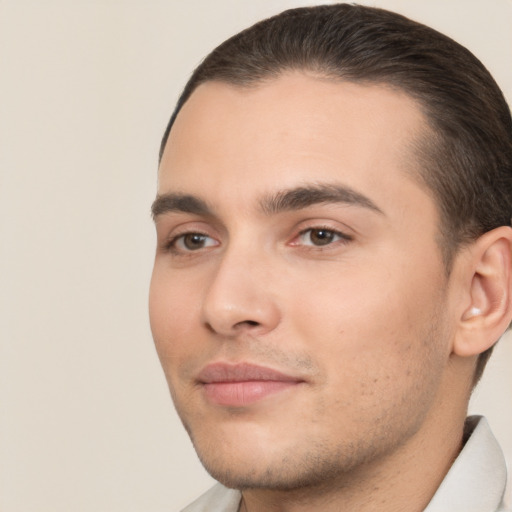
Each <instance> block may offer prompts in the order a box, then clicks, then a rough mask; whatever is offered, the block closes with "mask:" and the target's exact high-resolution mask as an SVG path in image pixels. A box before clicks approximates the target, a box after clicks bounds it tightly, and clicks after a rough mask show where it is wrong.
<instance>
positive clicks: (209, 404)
mask: <svg viewBox="0 0 512 512" xmlns="http://www.w3.org/2000/svg"><path fill="white" fill-rule="evenodd" d="M424 126H425V121H424V119H423V117H422V114H421V113H420V110H419V109H418V107H417V105H416V104H415V103H414V101H413V100H411V99H410V98H408V97H407V96H406V95H404V94H401V93H399V92H397V91H392V90H390V89H387V88H384V87H382V86H363V85H356V84H350V83H343V82H334V81H329V80H324V79H319V78H313V77H309V76H306V75H305V74H299V73H295V74H288V75H284V76H282V77H280V78H278V79H275V80H273V81H269V82H266V83H264V84H260V85H256V86H254V87H251V88H245V89H243V88H237V87H233V86H229V85H226V84H221V83H213V82H211V83H206V84H203V85H201V86H200V87H199V88H198V89H197V90H196V91H195V92H194V93H193V94H192V96H191V98H190V99H189V101H188V102H187V103H186V104H185V106H184V108H183V110H182V111H181V112H180V114H179V116H178V118H177V121H176V123H175V125H174V127H173V129H172V131H171V135H170V138H169V141H168V143H167V147H166V150H165V153H164V156H163V159H162V163H161V168H160V174H159V187H158V194H159V196H161V197H160V199H159V200H157V202H156V203H155V213H156V214H157V215H156V226H157V237H158V249H157V254H156V260H155V267H154V273H153V279H152V283H151V292H150V315H151V325H152V330H153V335H154V339H155V343H156V347H157V350H158V354H159V357H160V360H161V362H162V366H163V369H164V371H165V374H166V377H167V381H168V383H169V387H170V390H171V394H172V397H173V399H174V402H175V405H176V408H177V411H178V413H179V415H180V417H181V419H182V421H183V423H184V425H185V427H186V429H187V430H188V432H189V433H190V436H191V438H192V441H193V443H194V445H195V447H196V450H197V452H198V454H199V457H200V458H201V460H202V461H203V463H204V465H205V466H206V468H207V469H208V470H209V471H210V472H211V473H212V475H213V476H214V477H215V478H217V479H218V480H220V481H222V482H224V483H226V484H227V485H229V486H233V487H238V488H244V487H272V488H281V489H285V488H294V487H297V486H304V485H308V484H309V485H311V484H315V483H319V482H322V481H324V482H325V480H326V479H329V478H335V477H338V476H339V475H342V474H344V473H346V472H347V471H354V470H355V469H356V468H358V467H361V466H362V465H365V464H366V465H368V464H371V463H372V461H376V460H378V459H381V458H383V457H387V456H391V455H392V454H393V453H394V452H396V451H397V450H398V449H400V447H403V446H405V445H407V443H408V442H409V441H410V440H411V439H413V437H414V436H415V435H416V434H418V432H421V431H422V429H427V428H430V427H428V425H431V424H432V422H435V419H434V418H435V416H436V412H438V410H439V408H440V407H441V405H440V404H441V402H442V400H441V399H440V395H441V392H440V390H441V388H442V382H443V374H444V369H445V367H446V364H447V360H448V359H449V354H450V336H451V330H452V328H451V326H450V323H449V321H448V320H447V319H448V318H450V300H449V299H448V297H447V296H448V293H449V292H448V288H447V282H446V281H447V278H446V276H445V271H444V270H445V269H444V266H443V262H442V258H441V252H440V250H439V247H438V245H437V243H436V236H437V233H438V215H437V210H436V207H435V205H434V202H433V201H432V199H431V197H430V196H429V195H428V193H427V192H426V190H424V188H422V187H421V186H420V185H419V184H418V181H416V180H415V179H414V178H413V176H414V175H415V173H416V172H417V170H418V169H417V168H416V166H417V164H416V163H415V159H414V156H413V151H412V149H411V147H412V143H413V141H414V139H415V138H417V137H419V136H420V135H421V133H422V129H423V127H424Z"/></svg>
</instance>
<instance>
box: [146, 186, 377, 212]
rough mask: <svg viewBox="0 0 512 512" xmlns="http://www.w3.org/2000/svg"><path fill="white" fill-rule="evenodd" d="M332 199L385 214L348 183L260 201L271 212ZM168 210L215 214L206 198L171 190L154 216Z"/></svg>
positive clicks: (300, 189)
mask: <svg viewBox="0 0 512 512" xmlns="http://www.w3.org/2000/svg"><path fill="white" fill-rule="evenodd" d="M330 203H334V204H336V203H342V204H347V205H355V206H360V207H363V208H367V209H369V210H372V211H374V212H376V213H380V214H382V215H383V214H384V212H383V211H382V210H381V209H380V208H379V207H378V206H377V205H376V204H375V203H374V202H373V201H372V200H371V199H370V198H369V197H367V196H365V195H363V194H361V193H360V192H357V191H355V190H354V189H352V188H350V187H347V186H345V185H334V184H315V185H307V186H302V187H295V188H291V189H289V190H281V191H279V192H277V193H275V194H271V195H268V196H264V197H263V198H262V199H261V200H260V201H259V205H260V209H261V211H262V212H263V213H264V214H265V215H269V216H271V215H277V214H279V213H282V212H287V211H294V210H302V209H304V208H308V207H309V206H314V205H316V204H330ZM168 212H178V213H192V214H196V215H207V216H213V215H214V212H213V210H212V209H211V208H210V207H209V206H208V204H207V203H206V202H205V201H204V200H203V199H201V198H199V197H196V196H193V195H190V194H179V193H172V192H171V193H168V194H159V195H158V196H157V197H156V199H155V200H154V202H153V204H152V206H151V214H152V216H153V219H156V218H157V217H158V216H159V215H162V214H164V213H168Z"/></svg>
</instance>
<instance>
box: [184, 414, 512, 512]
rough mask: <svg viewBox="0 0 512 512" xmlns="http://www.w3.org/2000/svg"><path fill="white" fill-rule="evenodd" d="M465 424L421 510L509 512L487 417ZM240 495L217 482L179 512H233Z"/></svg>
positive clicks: (500, 455)
mask: <svg viewBox="0 0 512 512" xmlns="http://www.w3.org/2000/svg"><path fill="white" fill-rule="evenodd" d="M466 426H467V428H468V430H469V431H470V432H471V431H472V432H471V434H470V436H469V438H468V440H467V441H466V444H465V445H464V448H463V449H462V451H461V452H460V454H459V456H458V457H457V459H456V460H455V462H454V463H453V465H452V467H451V468H450V471H448V473H447V475H446V476H445V478H444V480H443V481H442V483H441V485H440V486H439V488H438V489H437V492H436V493H435V494H434V497H433V498H432V500H431V501H430V503H429V504H428V506H427V508H426V509H425V511H424V512H512V510H511V509H508V508H506V505H505V503H504V501H503V500H504V498H503V497H504V495H505V488H506V485H507V468H506V464H505V458H504V456H503V452H502V451H501V448H500V446H499V444H498V441H496V438H495V437H494V435H493V434H492V432H491V429H490V427H489V424H488V423H487V420H486V419H485V418H483V417H480V416H471V417H469V418H468V419H467V422H466ZM241 498H242V495H241V493H240V491H235V490H233V489H227V488H226V487H224V486H223V485H221V484H217V485H215V486H214V487H213V488H212V489H210V490H209V491H207V492H206V493H205V494H203V495H202V496H201V497H200V498H199V499H197V500H196V501H194V503H192V504H191V505H189V506H188V507H186V508H185V509H183V510H182V512H237V511H238V508H239V507H240V500H241Z"/></svg>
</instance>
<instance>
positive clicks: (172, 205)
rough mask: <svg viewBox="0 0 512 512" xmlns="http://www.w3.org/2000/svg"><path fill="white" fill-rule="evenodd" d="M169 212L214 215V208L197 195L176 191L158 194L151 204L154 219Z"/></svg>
mask: <svg viewBox="0 0 512 512" xmlns="http://www.w3.org/2000/svg"><path fill="white" fill-rule="evenodd" d="M168 212H181V213H194V214H196V215H213V212H212V210H211V209H210V207H209V206H208V205H207V204H206V202H205V201H203V200H202V199H200V198H198V197H196V196H192V195H189V194H174V193H170V194H161V195H160V194H159V195H157V196H156V199H155V200H154V201H153V204H152V205H151V215H152V217H153V219H156V218H157V217H158V216H159V215H162V214H164V213H168Z"/></svg>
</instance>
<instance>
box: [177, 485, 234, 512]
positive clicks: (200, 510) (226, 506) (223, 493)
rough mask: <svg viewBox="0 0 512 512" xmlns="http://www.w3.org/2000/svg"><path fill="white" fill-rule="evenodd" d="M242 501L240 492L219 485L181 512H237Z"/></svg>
mask: <svg viewBox="0 0 512 512" xmlns="http://www.w3.org/2000/svg"><path fill="white" fill-rule="evenodd" d="M240 499H241V494H240V492H239V491H235V490H233V489H228V488H226V487H224V486H223V485H221V484H217V485H214V486H213V487H212V488H211V489H210V490H208V491H206V492H205V493H204V494H203V495H202V496H200V497H199V498H197V500H195V501H194V502H193V503H191V504H190V505H189V506H188V507H186V508H184V509H183V510H182V511H181V512H237V511H238V507H239V506H240Z"/></svg>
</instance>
